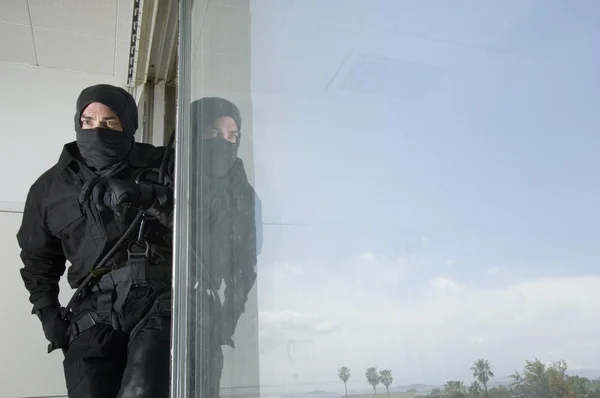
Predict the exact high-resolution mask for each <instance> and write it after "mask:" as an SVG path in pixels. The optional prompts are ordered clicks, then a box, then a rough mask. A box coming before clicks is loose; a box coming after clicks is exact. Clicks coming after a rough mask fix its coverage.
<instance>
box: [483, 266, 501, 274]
mask: <svg viewBox="0 0 600 398" xmlns="http://www.w3.org/2000/svg"><path fill="white" fill-rule="evenodd" d="M500 271H501V269H500V267H491V268H488V269H487V270H486V273H487V274H488V275H498V274H499V273H500Z"/></svg>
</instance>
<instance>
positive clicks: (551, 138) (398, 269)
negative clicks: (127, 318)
mask: <svg viewBox="0 0 600 398" xmlns="http://www.w3.org/2000/svg"><path fill="white" fill-rule="evenodd" d="M180 4H181V7H182V10H181V17H182V18H181V43H180V60H179V62H180V103H179V128H178V140H177V141H178V142H177V148H178V152H177V153H178V188H177V189H178V193H177V217H176V220H177V222H176V229H177V238H176V243H177V245H176V249H177V251H178V253H177V261H176V268H177V271H176V278H175V289H176V292H175V295H174V297H175V310H176V311H175V318H174V332H175V333H174V351H173V352H174V364H173V366H174V372H173V374H174V377H173V384H174V396H176V397H214V396H217V395H218V394H220V395H221V396H246V397H248V396H264V397H267V396H268V397H283V396H288V397H289V396H294V397H300V396H311V397H329V396H338V397H339V396H345V395H347V396H359V395H363V396H369V395H375V394H384V395H388V396H395V397H407V398H408V397H414V396H416V395H423V396H430V397H436V396H446V397H477V396H494V397H513V396H514V397H516V396H519V397H552V398H554V397H556V398H564V397H584V396H587V397H591V396H600V383H599V382H598V381H597V379H598V378H599V377H600V345H599V344H598V332H597V327H598V326H600V311H598V310H597V301H596V299H600V277H598V271H597V269H596V268H597V267H596V266H597V264H598V261H599V260H600V245H599V244H598V242H600V233H599V229H598V225H600V210H599V206H598V203H599V201H600V190H599V189H598V187H597V186H596V185H597V182H598V181H599V180H600V168H599V167H598V153H599V152H600V138H599V137H600V135H598V131H599V129H600V116H599V115H598V109H600V73H599V71H600V52H599V51H598V43H599V42H600V17H599V16H600V3H599V2H597V1H571V2H569V1H558V0H556V1H555V0H550V1H548V0H510V1H453V2H447V1H423V0H407V1H398V0H338V1H334V0H320V1H312V0H281V1H277V0H260V1H259V0H252V1H249V0H227V1H226V0H181V1H180ZM576 376H578V377H576ZM586 394H587V395H586ZM593 394H596V395H593Z"/></svg>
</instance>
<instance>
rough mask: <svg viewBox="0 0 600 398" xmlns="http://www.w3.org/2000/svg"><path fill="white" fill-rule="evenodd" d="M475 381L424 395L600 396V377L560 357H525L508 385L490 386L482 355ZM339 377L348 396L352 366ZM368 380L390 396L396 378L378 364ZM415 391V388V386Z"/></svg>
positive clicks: (509, 397)
mask: <svg viewBox="0 0 600 398" xmlns="http://www.w3.org/2000/svg"><path fill="white" fill-rule="evenodd" d="M471 372H473V379H474V380H473V381H472V382H471V383H470V384H469V385H466V384H465V383H464V382H463V381H460V380H449V381H448V382H446V384H445V385H444V387H443V388H435V389H433V390H431V392H429V394H425V395H421V397H423V398H600V379H596V380H590V379H588V378H585V377H580V376H570V375H568V374H567V363H566V362H565V361H558V362H554V363H551V364H548V365H547V364H544V363H542V362H541V361H540V360H539V359H535V360H533V361H525V366H524V367H523V370H522V371H520V372H519V371H517V372H515V373H513V374H512V375H510V378H511V379H512V382H511V383H509V384H508V385H499V386H494V387H491V388H490V387H489V382H490V380H491V379H492V378H493V377H494V373H493V372H492V366H491V364H490V362H489V361H488V360H487V359H483V358H482V359H478V360H476V361H475V362H474V363H473V366H472V367H471ZM338 377H339V378H340V380H341V381H342V382H343V383H344V387H345V391H346V397H347V396H348V387H347V385H348V380H350V377H351V373H350V369H349V368H348V367H346V366H342V367H341V368H339V369H338ZM365 378H366V381H367V383H368V384H370V385H371V387H372V388H373V392H374V393H375V396H377V386H378V385H379V384H382V385H383V386H385V388H386V391H387V395H388V398H389V396H390V390H389V387H390V385H391V384H392V382H393V378H392V371H391V370H381V371H378V370H377V368H376V367H371V368H368V369H367V370H366V372H365ZM413 391H414V390H413Z"/></svg>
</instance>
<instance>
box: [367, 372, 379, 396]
mask: <svg viewBox="0 0 600 398" xmlns="http://www.w3.org/2000/svg"><path fill="white" fill-rule="evenodd" d="M365 377H366V378H367V382H368V383H369V384H370V385H371V386H373V391H374V392H375V396H377V385H378V384H379V382H380V381H381V380H380V379H379V373H378V372H377V368H375V367H372V368H368V369H367V371H366V372H365Z"/></svg>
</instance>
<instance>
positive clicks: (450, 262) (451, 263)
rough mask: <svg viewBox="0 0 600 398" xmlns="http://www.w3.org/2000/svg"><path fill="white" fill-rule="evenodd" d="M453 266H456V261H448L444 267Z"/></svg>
mask: <svg viewBox="0 0 600 398" xmlns="http://www.w3.org/2000/svg"><path fill="white" fill-rule="evenodd" d="M454 264H456V261H454V260H448V261H446V265H448V266H450V267H452V266H453V265H454Z"/></svg>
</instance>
